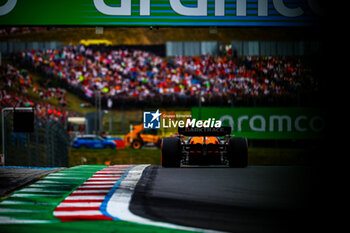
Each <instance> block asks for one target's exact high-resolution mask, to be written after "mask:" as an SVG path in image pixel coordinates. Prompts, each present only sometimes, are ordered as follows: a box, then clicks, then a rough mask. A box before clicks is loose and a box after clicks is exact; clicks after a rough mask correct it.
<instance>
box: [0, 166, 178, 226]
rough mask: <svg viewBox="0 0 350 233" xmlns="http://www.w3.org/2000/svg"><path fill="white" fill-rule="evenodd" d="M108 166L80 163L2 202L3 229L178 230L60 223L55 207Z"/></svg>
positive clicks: (122, 223) (111, 223)
mask: <svg viewBox="0 0 350 233" xmlns="http://www.w3.org/2000/svg"><path fill="white" fill-rule="evenodd" d="M105 167H107V166H105V165H81V166H76V167H72V168H67V169H64V170H60V171H58V172H55V173H51V174H49V175H47V176H46V177H44V178H42V179H40V180H38V181H36V182H34V183H32V184H31V185H29V186H27V187H24V188H22V189H21V190H19V191H16V192H14V193H13V194H11V195H10V196H8V197H6V198H4V199H3V200H1V202H0V232H1V233H7V232H36V233H40V232H45V233H46V232H50V233H54V232H59V233H62V232H178V231H179V230H172V229H167V228H160V227H154V226H146V225H141V224H136V223H130V222H125V221H76V222H61V220H60V219H57V218H56V217H55V216H54V215H53V211H54V209H55V208H56V206H57V205H58V204H59V203H60V202H61V201H63V200H64V199H65V198H66V197H67V196H68V195H69V194H70V193H71V192H73V191H74V190H75V189H76V188H78V187H79V186H80V185H81V184H83V183H84V182H85V181H86V180H87V179H88V178H90V177H91V176H92V175H93V174H94V173H96V172H97V171H99V170H101V169H103V168H105Z"/></svg>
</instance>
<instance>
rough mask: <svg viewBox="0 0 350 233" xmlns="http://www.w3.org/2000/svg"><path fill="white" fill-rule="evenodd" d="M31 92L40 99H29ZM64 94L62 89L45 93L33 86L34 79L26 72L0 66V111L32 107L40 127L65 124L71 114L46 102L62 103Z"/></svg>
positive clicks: (49, 90) (9, 66) (8, 66)
mask: <svg viewBox="0 0 350 233" xmlns="http://www.w3.org/2000/svg"><path fill="white" fill-rule="evenodd" d="M29 90H33V92H34V93H35V92H38V95H40V99H39V100H34V99H33V98H30V97H28V91H29ZM41 93H43V94H41ZM63 93H64V91H62V90H60V89H48V90H46V91H45V93H44V91H43V89H42V88H39V87H38V86H37V85H33V81H32V77H31V75H30V74H29V73H28V72H27V71H26V70H18V69H17V68H15V67H13V66H11V65H7V66H0V111H1V109H2V108H5V107H32V108H34V114H35V118H36V122H37V123H38V124H39V125H43V124H45V123H47V122H48V121H57V122H61V123H64V122H65V121H66V119H67V117H68V115H71V113H68V112H67V111H64V110H63V109H61V108H59V107H56V106H54V105H51V104H49V103H48V102H47V101H44V100H45V99H47V98H59V101H60V102H61V99H63V97H64V94H63ZM64 98H65V97H64Z"/></svg>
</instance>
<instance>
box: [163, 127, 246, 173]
mask: <svg viewBox="0 0 350 233" xmlns="http://www.w3.org/2000/svg"><path fill="white" fill-rule="evenodd" d="M230 133H231V128H230V127H220V128H180V127H179V136H176V137H166V138H163V140H162V145H161V149H162V166H163V167H180V166H181V165H182V166H186V165H224V166H228V167H246V166H247V165H248V141H247V139H246V138H241V137H231V136H230ZM220 137H221V138H220Z"/></svg>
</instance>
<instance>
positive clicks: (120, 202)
mask: <svg viewBox="0 0 350 233" xmlns="http://www.w3.org/2000/svg"><path fill="white" fill-rule="evenodd" d="M148 166H149V165H138V166H135V167H134V168H132V169H131V170H130V171H129V172H128V174H127V176H126V177H125V178H124V179H123V180H122V182H121V183H120V185H119V187H123V188H117V189H116V191H115V192H114V194H113V195H112V197H111V199H110V200H109V202H108V203H107V209H106V210H107V213H108V214H110V215H111V216H113V217H114V218H118V219H121V220H124V221H129V222H135V223H140V224H145V225H152V226H159V227H166V228H171V229H179V230H187V231H197V232H218V231H213V230H207V229H200V228H194V227H186V226H180V225H176V224H171V223H166V222H158V221H153V220H150V219H147V218H143V217H140V216H137V215H135V214H133V213H132V212H131V211H130V210H129V206H130V202H131V197H132V195H133V193H134V189H135V187H136V185H137V183H138V181H139V180H140V178H141V176H142V172H143V170H144V169H145V168H146V167H148Z"/></svg>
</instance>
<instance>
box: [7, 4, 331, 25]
mask: <svg viewBox="0 0 350 233" xmlns="http://www.w3.org/2000/svg"><path fill="white" fill-rule="evenodd" d="M324 8H325V7H324V6H323V5H322V4H320V1H317V0H59V1H48V0H0V25H7V26H10V25H81V26H83V25H102V26H117V25H119V26H191V27H193V26H311V25H315V24H317V23H318V22H319V18H320V17H323V16H325V12H324V10H323V9H324Z"/></svg>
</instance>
